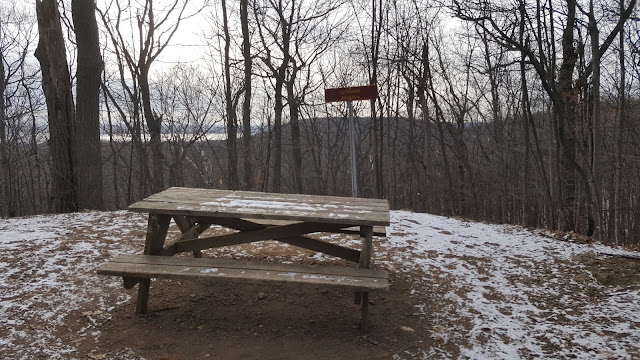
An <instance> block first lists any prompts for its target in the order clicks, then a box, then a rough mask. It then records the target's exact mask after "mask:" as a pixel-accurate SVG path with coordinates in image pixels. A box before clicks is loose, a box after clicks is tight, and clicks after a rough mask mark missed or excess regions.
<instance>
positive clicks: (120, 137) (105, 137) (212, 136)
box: [100, 133, 241, 142]
mask: <svg viewBox="0 0 640 360" xmlns="http://www.w3.org/2000/svg"><path fill="white" fill-rule="evenodd" d="M239 135H241V134H240V133H238V137H240V136H239ZM194 136H195V135H194V134H180V135H172V134H163V135H162V141H173V140H177V139H184V140H185V141H191V140H192V139H193V137H194ZM226 138H227V134H224V133H223V134H220V133H209V134H204V135H200V136H198V141H215V140H225V139H226ZM100 140H101V141H109V134H100ZM149 140H150V136H149V134H145V135H144V136H143V138H142V141H144V142H148V141H149ZM113 141H118V142H131V134H114V135H113Z"/></svg>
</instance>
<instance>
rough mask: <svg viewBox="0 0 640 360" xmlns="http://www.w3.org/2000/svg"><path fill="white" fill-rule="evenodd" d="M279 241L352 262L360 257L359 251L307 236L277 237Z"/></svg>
mask: <svg viewBox="0 0 640 360" xmlns="http://www.w3.org/2000/svg"><path fill="white" fill-rule="evenodd" d="M277 240H278V241H280V242H283V243H287V244H289V245H293V246H297V247H300V248H303V249H307V250H312V251H316V252H321V253H324V254H327V255H331V256H336V257H339V258H341V259H345V260H348V261H352V262H358V261H359V259H360V251H359V250H355V249H351V248H348V247H344V246H341V245H337V244H332V243H330V242H326V241H323V240H318V239H314V238H310V237H308V236H296V237H290V238H282V239H277Z"/></svg>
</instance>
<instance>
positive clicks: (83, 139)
mask: <svg viewBox="0 0 640 360" xmlns="http://www.w3.org/2000/svg"><path fill="white" fill-rule="evenodd" d="M95 10H96V9H95V3H94V1H93V0H73V1H72V2H71V11H72V15H73V25H74V32H75V35H76V43H77V46H78V64H77V66H78V67H77V71H76V78H77V85H76V94H77V95H76V103H77V107H76V119H75V129H76V141H75V145H74V159H75V173H76V178H77V185H78V207H79V208H81V209H102V208H103V201H102V196H103V193H102V192H103V190H102V151H101V143H100V104H99V99H100V74H101V72H102V67H103V66H102V56H101V55H100V39H99V36H98V24H97V22H96V12H95Z"/></svg>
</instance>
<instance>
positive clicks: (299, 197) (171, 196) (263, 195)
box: [147, 187, 388, 206]
mask: <svg viewBox="0 0 640 360" xmlns="http://www.w3.org/2000/svg"><path fill="white" fill-rule="evenodd" d="M229 195H230V196H231V197H232V198H240V199H249V200H265V199H270V200H273V201H285V202H288V201H296V202H308V203H311V204H312V203H321V204H338V205H341V204H345V205H355V204H366V205H367V206H375V205H380V206H388V201H387V200H386V199H371V198H353V197H342V196H326V195H307V194H284V193H268V192H255V191H232V190H218V189H199V188H181V187H172V188H170V189H167V190H165V191H162V192H160V193H156V194H154V195H151V196H149V197H148V198H147V199H154V200H157V201H167V200H178V201H180V200H184V199H196V200H197V199H203V198H214V197H224V196H229Z"/></svg>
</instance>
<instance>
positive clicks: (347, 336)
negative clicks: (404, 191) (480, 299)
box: [60, 247, 457, 360]
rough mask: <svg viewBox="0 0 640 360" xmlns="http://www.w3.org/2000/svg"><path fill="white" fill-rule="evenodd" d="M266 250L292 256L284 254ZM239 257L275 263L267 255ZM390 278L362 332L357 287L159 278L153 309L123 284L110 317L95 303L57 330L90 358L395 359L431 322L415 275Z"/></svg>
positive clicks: (425, 337)
mask: <svg viewBox="0 0 640 360" xmlns="http://www.w3.org/2000/svg"><path fill="white" fill-rule="evenodd" d="M234 250H235V251H238V250H240V251H242V250H243V249H241V247H237V248H236V249H229V250H227V251H226V254H223V255H228V254H231V253H233V252H234ZM296 253H298V254H296V255H299V252H298V251H296ZM207 255H209V256H210V255H211V254H210V253H209V254H207V253H205V257H206V256H207ZM216 255H220V254H216ZM270 255H272V256H274V257H277V258H280V259H283V258H284V259H287V257H288V254H286V251H285V253H282V251H281V252H280V253H278V252H274V251H271V252H270ZM309 255H310V256H311V254H309ZM228 257H232V256H228ZM295 257H296V259H299V256H295ZM242 258H243V259H244V260H247V259H252V260H260V261H265V260H266V261H269V259H265V258H264V257H261V256H249V257H247V256H243V257H242ZM285 261H286V260H285ZM297 262H300V261H297ZM302 263H308V264H317V263H318V262H317V261H315V260H313V259H312V260H307V261H302ZM325 263H326V262H325ZM334 263H335V265H338V266H347V264H346V263H343V262H342V261H334ZM416 275H417V274H416ZM390 282H391V284H392V287H391V291H390V292H388V293H372V294H371V295H370V302H369V304H370V306H369V313H370V315H369V328H368V329H367V331H366V332H365V331H362V330H360V328H359V321H360V314H361V313H360V306H359V305H355V304H354V300H353V297H354V296H353V293H351V292H340V291H331V290H326V289H323V288H313V287H311V288H308V287H304V288H300V287H295V286H271V285H264V286H258V285H248V284H220V283H208V282H206V281H176V280H163V279H160V280H153V281H152V287H151V295H150V301H149V311H148V313H147V314H145V315H142V316H139V315H135V314H134V309H135V298H136V294H137V287H136V288H134V289H131V290H125V289H124V288H122V289H120V290H116V291H115V292H113V293H110V294H107V298H106V299H104V301H105V302H106V303H109V302H110V301H113V302H114V303H116V302H117V301H118V300H117V297H118V295H119V294H118V293H119V292H126V293H128V294H129V295H130V296H131V299H130V300H128V301H126V302H124V303H122V304H121V305H119V306H116V307H115V309H113V311H112V312H110V313H108V314H107V313H102V312H100V311H93V310H92V309H91V308H89V307H85V308H82V309H79V310H76V311H74V312H73V313H71V314H69V316H68V317H67V320H66V325H67V326H68V327H67V328H65V329H63V331H64V332H65V334H60V335H61V337H62V338H63V339H66V340H67V341H69V342H73V343H75V344H77V348H78V350H79V352H80V353H86V354H88V356H89V358H94V359H100V358H104V359H108V358H111V357H112V356H114V354H119V355H118V357H119V356H121V355H126V354H122V353H121V351H122V349H137V350H139V351H138V352H137V353H138V354H140V355H143V356H144V357H145V358H146V359H157V360H162V359H164V360H169V359H171V360H178V359H390V358H392V356H393V354H398V353H407V352H411V349H412V348H413V347H416V346H418V345H420V344H421V343H424V342H430V341H434V339H433V338H432V337H431V334H429V333H424V332H422V333H419V332H417V331H415V329H424V328H425V327H428V326H429V325H428V324H425V321H426V322H427V323H428V321H429V320H428V318H427V319H425V318H424V317H422V316H421V315H420V314H417V313H416V309H415V307H414V302H413V301H412V298H411V297H410V296H407V294H408V293H409V292H410V291H411V286H412V284H411V281H410V279H406V278H404V277H403V276H402V274H398V273H393V272H392V273H391V275H390ZM434 305H435V304H434ZM434 310H436V309H435V308H434ZM102 315H104V316H102ZM92 323H93V324H92ZM92 325H93V326H92ZM433 325H434V326H435V325H437V324H433ZM89 326H91V327H95V329H99V331H100V335H99V337H97V338H93V337H91V336H87V337H81V338H78V337H77V334H78V333H79V332H81V329H83V328H85V327H89ZM456 351H457V346H452V347H451V348H450V354H451V355H452V356H455V354H456ZM131 355H132V356H133V354H131Z"/></svg>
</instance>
